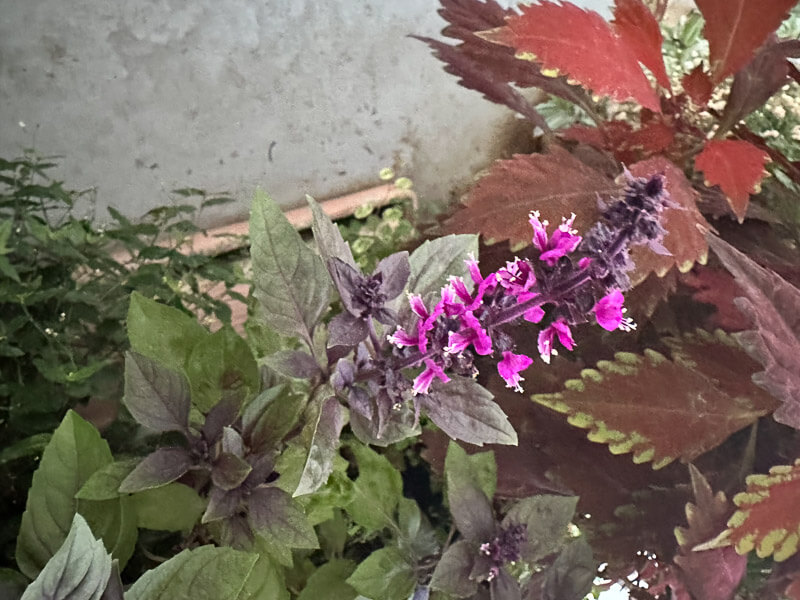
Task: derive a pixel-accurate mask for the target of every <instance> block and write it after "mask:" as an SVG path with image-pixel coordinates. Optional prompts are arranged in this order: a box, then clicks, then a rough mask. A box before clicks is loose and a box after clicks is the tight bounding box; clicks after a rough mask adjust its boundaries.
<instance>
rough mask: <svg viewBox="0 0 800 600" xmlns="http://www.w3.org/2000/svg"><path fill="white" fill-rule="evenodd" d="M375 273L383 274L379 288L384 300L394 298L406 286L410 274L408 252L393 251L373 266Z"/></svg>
mask: <svg viewBox="0 0 800 600" xmlns="http://www.w3.org/2000/svg"><path fill="white" fill-rule="evenodd" d="M375 273H380V274H381V275H382V276H383V282H382V283H381V288H380V289H381V292H383V294H385V296H386V300H387V301H388V300H394V299H395V298H397V297H398V296H399V295H400V294H401V293H402V292H403V290H404V289H405V288H406V283H408V278H409V277H410V276H411V264H410V263H409V262H408V252H395V253H394V254H392V255H390V256H387V257H386V258H384V259H383V260H382V261H381V262H379V263H378V266H377V267H375Z"/></svg>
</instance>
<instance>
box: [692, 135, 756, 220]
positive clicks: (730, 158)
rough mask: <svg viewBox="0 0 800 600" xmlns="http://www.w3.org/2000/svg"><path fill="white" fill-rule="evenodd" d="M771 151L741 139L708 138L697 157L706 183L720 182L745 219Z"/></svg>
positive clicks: (731, 202) (709, 184) (732, 203)
mask: <svg viewBox="0 0 800 600" xmlns="http://www.w3.org/2000/svg"><path fill="white" fill-rule="evenodd" d="M768 160H769V155H768V154H767V153H766V152H764V151H763V150H761V149H760V148H757V147H756V146H754V145H753V144H751V143H750V142H744V141H742V140H709V141H708V142H706V145H705V147H704V148H703V151H702V152H700V154H698V155H697V156H696V157H695V159H694V165H695V167H696V168H697V169H699V170H700V171H703V174H704V175H705V180H706V185H707V186H709V187H710V186H712V185H718V186H719V187H720V189H721V190H722V192H723V193H724V194H725V195H726V196H727V197H728V203H729V204H730V206H731V209H733V212H734V214H735V215H736V216H737V218H738V219H739V222H741V221H743V220H744V215H745V213H746V212H747V205H748V203H749V202H750V194H755V193H757V192H759V191H760V184H761V180H762V179H763V178H764V175H765V174H766V171H765V170H764V164H765V163H766V162H767V161H768Z"/></svg>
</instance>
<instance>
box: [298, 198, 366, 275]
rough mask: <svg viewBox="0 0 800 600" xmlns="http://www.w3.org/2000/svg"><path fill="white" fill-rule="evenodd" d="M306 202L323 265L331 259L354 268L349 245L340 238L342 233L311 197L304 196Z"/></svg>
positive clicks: (354, 262) (354, 264)
mask: <svg viewBox="0 0 800 600" xmlns="http://www.w3.org/2000/svg"><path fill="white" fill-rule="evenodd" d="M306 202H308V205H309V206H310V207H311V214H312V215H313V218H314V220H313V222H312V224H311V230H312V231H313V232H314V241H315V242H317V248H319V255H320V256H321V257H322V261H323V263H324V264H326V265H327V264H328V261H329V260H330V259H331V258H334V257H335V258H338V259H340V260H343V261H344V262H345V263H347V264H348V265H350V266H351V267H355V266H356V261H355V259H354V258H353V252H352V251H351V250H350V245H349V244H348V243H347V242H345V241H344V238H342V233H341V231H339V228H338V227H337V226H336V224H335V223H334V222H333V221H331V219H330V217H329V216H328V215H326V214H325V211H323V210H322V207H321V206H320V205H319V204H318V203H317V201H316V200H314V199H313V198H312V197H311V196H306Z"/></svg>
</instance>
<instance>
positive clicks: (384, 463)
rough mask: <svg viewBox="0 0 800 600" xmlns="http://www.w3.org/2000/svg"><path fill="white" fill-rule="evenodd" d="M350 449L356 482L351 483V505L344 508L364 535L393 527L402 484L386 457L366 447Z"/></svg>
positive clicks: (397, 473) (355, 445) (359, 445)
mask: <svg viewBox="0 0 800 600" xmlns="http://www.w3.org/2000/svg"><path fill="white" fill-rule="evenodd" d="M350 449H351V451H352V452H353V454H354V455H355V457H356V463H357V464H358V478H357V479H356V480H355V482H354V483H353V501H352V502H350V504H348V505H347V506H346V507H345V508H346V510H347V512H348V513H349V514H350V516H351V517H352V519H353V521H355V522H356V523H358V524H359V525H361V526H362V527H364V528H365V529H366V530H367V531H369V532H372V531H379V530H381V529H383V528H384V527H388V526H390V525H391V524H392V523H394V513H395V509H396V508H397V503H398V502H399V501H400V498H401V497H402V494H403V480H402V478H401V477H400V473H399V472H398V471H397V469H395V468H394V467H393V466H392V464H391V463H390V462H389V461H388V460H387V459H386V457H384V456H382V455H380V454H378V453H377V452H375V451H374V450H372V449H370V448H369V446H364V445H361V444H353V445H352V446H351V448H350Z"/></svg>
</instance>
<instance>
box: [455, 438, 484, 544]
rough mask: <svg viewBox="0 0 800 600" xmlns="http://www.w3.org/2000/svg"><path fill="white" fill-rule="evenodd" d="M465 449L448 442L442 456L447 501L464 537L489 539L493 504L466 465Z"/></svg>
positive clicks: (468, 538)
mask: <svg viewBox="0 0 800 600" xmlns="http://www.w3.org/2000/svg"><path fill="white" fill-rule="evenodd" d="M470 466H471V463H470V462H469V458H468V457H467V454H466V452H464V450H463V449H461V448H460V447H459V446H458V445H457V444H454V443H452V442H451V443H450V446H449V449H448V451H447V458H446V459H445V478H446V481H447V503H448V504H449V506H450V514H452V515H453V522H454V523H455V525H456V527H458V530H459V531H460V532H461V535H463V536H464V537H465V538H466V539H467V540H469V541H471V542H473V543H476V544H478V545H480V544H483V543H485V542H491V541H492V540H493V539H494V537H495V534H496V533H497V521H495V518H494V511H492V505H491V503H490V501H489V498H487V497H486V494H484V493H483V490H481V488H480V486H479V485H478V482H477V479H476V477H475V476H474V473H472V472H471V471H470V470H469V468H470Z"/></svg>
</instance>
